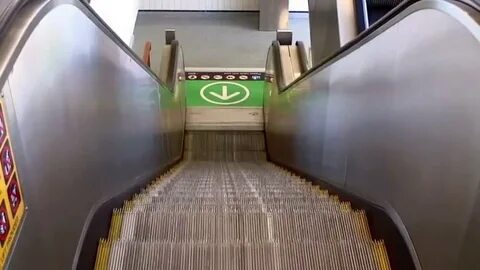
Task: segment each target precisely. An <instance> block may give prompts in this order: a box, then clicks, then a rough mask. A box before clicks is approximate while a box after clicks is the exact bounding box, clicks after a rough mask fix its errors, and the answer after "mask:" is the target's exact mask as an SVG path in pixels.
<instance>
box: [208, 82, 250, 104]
mask: <svg viewBox="0 0 480 270" xmlns="http://www.w3.org/2000/svg"><path fill="white" fill-rule="evenodd" d="M215 85H221V86H222V89H221V91H218V88H217V89H215V88H211V87H212V86H215ZM228 85H231V86H235V88H236V90H235V91H231V90H230V91H229V89H228ZM238 88H240V89H238ZM215 90H216V91H215ZM242 92H244V93H243V96H242ZM206 94H208V95H210V96H212V97H215V99H216V100H212V98H209V97H208V96H207V95H206ZM200 96H201V97H202V98H203V99H205V100H206V101H208V102H210V103H213V104H217V105H234V104H238V103H240V102H243V101H245V100H246V99H247V98H248V97H249V96H250V91H249V90H248V88H247V87H245V86H244V85H241V84H239V83H235V82H215V83H211V84H207V85H205V86H204V87H202V89H201V90H200ZM239 97H241V98H240V99H236V98H239ZM232 99H236V100H234V101H231V100H232Z"/></svg>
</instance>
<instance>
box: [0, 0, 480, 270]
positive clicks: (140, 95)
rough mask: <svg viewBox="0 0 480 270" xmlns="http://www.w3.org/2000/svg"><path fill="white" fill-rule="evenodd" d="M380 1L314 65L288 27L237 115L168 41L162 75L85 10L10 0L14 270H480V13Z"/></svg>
mask: <svg viewBox="0 0 480 270" xmlns="http://www.w3.org/2000/svg"><path fill="white" fill-rule="evenodd" d="M372 2H375V3H377V2H378V3H387V4H388V10H389V12H388V13H387V15H386V17H383V18H382V19H380V20H379V21H378V22H376V23H375V24H374V25H373V26H372V27H370V28H368V29H367V30H365V31H364V32H363V33H362V34H361V35H360V36H359V37H358V38H357V39H355V40H353V41H352V42H351V43H349V44H347V45H346V46H345V47H343V48H341V49H340V50H339V51H338V52H337V53H335V54H334V55H332V56H330V57H328V58H327V59H324V61H323V62H322V63H321V64H320V65H317V66H315V67H313V68H312V67H311V66H310V64H309V62H310V61H309V59H308V55H309V54H308V53H307V52H306V51H307V49H306V48H305V47H304V45H303V43H302V42H297V43H295V45H293V44H294V43H293V42H292V40H291V35H290V36H288V34H287V35H286V36H285V35H284V34H285V33H278V36H277V40H276V41H274V42H273V43H272V45H271V46H270V49H269V51H268V55H267V51H266V55H267V61H266V62H267V63H266V67H265V70H264V72H263V71H262V72H261V73H262V74H261V76H259V75H258V74H255V75H252V76H250V75H242V73H239V74H240V76H245V77H244V78H245V81H248V80H250V79H249V78H253V76H254V77H255V78H256V79H255V80H256V81H255V82H250V83H251V85H253V84H255V85H257V84H258V83H259V82H260V84H261V85H262V86H263V88H262V89H261V90H260V91H259V92H260V93H261V94H259V95H257V98H258V99H257V100H256V101H255V102H252V104H253V105H252V106H250V107H248V106H236V107H232V108H231V107H227V106H223V105H225V104H223V105H222V106H223V107H222V106H216V107H211V106H210V107H208V106H204V105H202V104H200V105H201V106H198V107H193V105H191V103H189V100H188V93H187V92H188V91H189V90H188V89H187V87H186V85H188V84H190V85H193V84H196V85H200V83H199V82H201V81H202V80H203V78H202V76H211V75H212V74H210V71H203V73H201V72H200V73H192V72H190V73H189V72H186V69H185V64H184V60H183V59H184V55H183V52H182V49H181V44H180V42H179V41H178V40H175V36H174V33H173V32H171V31H170V32H169V33H168V35H167V38H166V41H167V42H166V44H165V45H162V46H164V47H163V50H162V53H163V55H162V59H164V61H163V63H162V66H161V67H160V72H159V74H156V73H155V72H153V71H152V69H150V66H149V65H150V64H152V65H154V64H155V63H151V62H150V61H149V59H150V57H149V55H148V53H147V54H146V55H145V57H144V60H145V62H142V60H141V59H139V57H138V56H137V55H136V54H135V53H134V52H133V51H132V50H131V49H130V48H129V47H128V46H127V45H126V44H124V43H123V42H122V41H121V40H120V39H119V38H118V36H116V35H115V33H113V31H112V30H111V29H110V28H108V26H106V24H105V23H104V22H103V21H102V20H101V19H100V18H99V17H98V16H97V15H96V14H95V12H94V11H93V10H92V9H91V8H90V7H89V5H88V4H87V3H85V2H83V1H77V0H40V1H28V0H25V1H15V0H14V1H9V3H10V4H9V5H8V9H7V11H6V12H5V13H3V12H0V14H1V16H0V37H1V40H0V56H1V58H0V91H1V93H0V120H1V122H0V123H1V124H2V125H1V126H0V127H1V128H0V131H2V132H1V133H0V135H1V136H0V137H1V138H3V139H4V143H3V144H2V145H3V146H2V149H0V150H1V151H0V163H1V165H2V170H1V171H2V173H3V174H2V176H4V175H6V174H5V170H7V172H9V173H10V174H9V178H8V179H7V178H6V177H4V180H5V181H4V182H5V183H4V184H0V268H1V267H4V268H5V267H7V266H8V268H9V269H22V270H23V269H68V268H72V269H82V270H83V269H101V270H104V269H381V270H384V269H401V270H405V269H435V270H437V269H478V267H479V263H478V259H477V256H478V248H479V247H480V233H479V230H478V228H479V227H480V220H479V218H478V217H480V189H479V187H480V171H479V170H478V161H480V151H478V145H480V136H479V134H480V133H479V130H480V129H479V125H478V119H480V110H479V109H478V101H479V100H480V92H479V91H477V90H476V88H475V87H472V86H476V85H479V84H480V77H479V76H478V74H477V73H478V68H480V62H479V60H478V59H480V46H479V44H480V41H479V40H480V34H479V33H480V28H479V22H480V15H479V12H478V7H477V5H476V4H475V3H474V2H471V1H465V2H463V1H462V2H461V1H446V0H422V1H404V2H403V3H402V4H400V5H399V6H398V7H396V8H394V9H393V10H391V8H392V7H393V6H395V5H396V4H398V1H372ZM382 5H383V4H382ZM0 7H2V6H1V5H0ZM384 11H385V12H386V11H387V9H385V10H384ZM382 12H383V11H382ZM382 14H383V13H382ZM375 20H376V19H375ZM318 34H319V35H321V34H322V33H318ZM80 36H81V38H79V37H80ZM155 45H157V46H158V44H153V45H152V44H149V46H146V48H148V49H149V50H150V49H151V46H155ZM186 57H188V56H186ZM146 64H148V66H147V65H146ZM228 74H229V75H227V76H233V75H232V74H233V73H228ZM215 75H218V74H215ZM215 75H213V76H212V77H213V78H215ZM235 76H237V75H235ZM235 76H234V77H235ZM249 76H250V77H249ZM194 77H195V78H196V79H191V78H194ZM205 78H206V77H205ZM209 78H210V77H209ZM226 78H227V79H228V77H226ZM238 78H240V77H238ZM212 81H213V80H212ZM236 83H237V82H233V81H231V82H230V84H227V83H225V80H219V81H218V83H217V82H215V85H216V87H217V88H214V89H212V90H211V91H210V95H211V96H210V101H212V100H213V97H212V95H213V96H214V97H216V98H217V99H216V101H215V102H216V103H217V105H218V100H223V101H226V100H229V99H232V100H233V98H236V99H237V100H236V101H235V102H231V101H232V100H230V101H229V102H225V103H235V104H237V105H238V104H243V103H241V102H243V98H241V97H240V94H237V93H236V92H230V91H241V90H238V89H245V87H242V86H239V87H240V88H235V89H237V90H235V89H234V88H233V87H234V85H235V84H236ZM229 86H232V88H229ZM237 86H238V85H237ZM201 87H202V89H204V90H205V88H206V86H204V85H202V86H201ZM232 89H234V90H232ZM187 90H188V91H187ZM245 91H246V93H247V94H246V96H248V95H249V94H248V93H249V92H248V90H245ZM198 92H199V96H201V95H206V94H204V93H203V92H202V90H200V91H198ZM212 93H213V94H212ZM207 99H208V98H205V100H207ZM205 100H204V101H202V102H205ZM259 100H260V101H259ZM190 101H191V100H190ZM196 102H197V101H196ZM215 102H211V103H215ZM193 103H195V102H193ZM197 103H198V104H199V103H200V102H197ZM198 104H197V105H198ZM258 104H260V105H258ZM250 105H251V104H250ZM230 109H232V110H230ZM212 112H214V113H212ZM232 112H234V113H232ZM234 114H235V117H237V118H236V119H231V118H234V117H233V115H234ZM212 115H214V116H215V117H212ZM227 116H229V117H227ZM230 116H231V117H230ZM207 118H208V119H207ZM212 118H214V119H213V120H212ZM4 122H5V123H6V124H7V125H6V126H8V129H5V127H4V125H3V124H4ZM7 140H8V142H9V143H6V141H7ZM5 149H6V150H5ZM4 150H5V151H4ZM13 154H14V155H13ZM6 161H8V163H6ZM12 162H13V163H12ZM5 164H6V165H8V166H3V165H5ZM12 168H14V169H15V173H18V175H17V174H15V173H11V172H12V171H11V169H12ZM13 175H15V177H17V176H18V178H15V177H13ZM9 181H10V182H9ZM0 182H2V181H0ZM12 183H14V184H15V185H12ZM20 183H21V185H20ZM7 184H8V185H7ZM4 186H5V187H4ZM12 187H13V188H12ZM19 187H21V189H20V188H19ZM2 188H5V192H1V191H2V190H3V189H2ZM19 190H21V192H22V193H21V194H22V197H21V199H22V200H21V203H23V204H21V206H23V207H24V208H18V209H21V210H18V209H17V207H18V205H19V204H18V203H19V202H20V201H19V198H18V196H17V195H18V192H19ZM12 194H13V195H15V196H12ZM16 196H17V197H16ZM3 202H5V203H6V204H9V206H8V207H10V208H7V207H5V205H4V204H3ZM25 206H26V207H25ZM12 210H13V211H18V212H12ZM23 210H24V212H22V211H23ZM15 215H16V216H15ZM20 216H21V217H20ZM12 217H13V218H15V219H12ZM9 233H10V234H9Z"/></svg>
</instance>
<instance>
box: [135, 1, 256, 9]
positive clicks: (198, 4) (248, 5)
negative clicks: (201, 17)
mask: <svg viewBox="0 0 480 270" xmlns="http://www.w3.org/2000/svg"><path fill="white" fill-rule="evenodd" d="M258 1H259V0H140V9H145V10H258Z"/></svg>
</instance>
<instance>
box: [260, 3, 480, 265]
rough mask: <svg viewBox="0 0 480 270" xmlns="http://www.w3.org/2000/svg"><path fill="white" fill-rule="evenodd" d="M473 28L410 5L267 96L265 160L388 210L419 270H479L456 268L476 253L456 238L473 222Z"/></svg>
mask: <svg viewBox="0 0 480 270" xmlns="http://www.w3.org/2000/svg"><path fill="white" fill-rule="evenodd" d="M479 19H480V18H479V16H478V13H477V12H476V11H474V10H473V9H471V8H469V7H467V6H464V5H461V4H459V3H452V2H445V1H422V2H419V3H416V4H414V5H412V6H410V7H409V8H407V9H406V10H405V11H403V12H402V13H401V14H399V15H398V16H397V17H395V18H394V19H393V20H392V21H390V22H388V23H387V24H385V25H384V26H382V27H380V28H379V29H377V30H376V32H374V33H373V34H372V35H370V36H369V37H367V38H365V39H364V42H361V43H358V44H357V45H355V46H353V47H352V48H351V49H350V50H348V51H346V52H344V53H342V54H340V55H339V56H338V57H337V58H335V59H333V60H332V61H330V62H329V63H327V64H326V65H324V66H322V67H320V68H318V69H317V70H316V71H313V72H311V73H310V74H309V75H307V76H306V77H305V78H303V79H301V80H300V81H299V82H297V83H294V84H293V86H292V87H291V88H290V89H288V90H287V91H285V92H283V93H282V94H280V95H277V94H275V92H274V91H266V92H267V93H268V92H270V93H271V94H270V95H269V96H267V98H266V101H265V104H266V108H265V110H266V111H265V114H266V116H267V118H266V119H267V123H266V132H267V134H266V136H267V149H268V150H269V157H270V158H271V159H272V160H273V161H275V162H277V163H280V164H284V165H286V166H289V167H291V168H294V169H296V170H298V171H301V172H305V173H306V174H308V175H313V176H315V177H318V178H319V179H324V180H326V181H328V182H330V183H332V184H334V185H336V186H339V187H342V188H344V189H346V190H349V191H350V192H353V193H355V194H358V195H361V196H363V197H365V198H369V199H371V200H372V201H374V202H376V203H378V204H380V205H383V206H385V207H386V208H388V207H390V206H391V207H392V208H393V209H394V210H395V211H396V212H397V213H398V215H399V216H400V218H401V219H402V220H403V222H404V224H405V226H406V229H407V231H408V233H409V235H410V237H411V240H412V242H413V245H414V247H415V249H416V252H417V254H418V258H419V261H420V264H421V266H422V267H423V269H478V268H480V262H479V261H478V260H470V263H469V264H466V263H465V262H461V259H460V258H462V257H463V258H465V257H469V256H468V255H464V253H465V252H470V253H469V254H472V253H471V252H472V251H474V250H476V252H477V254H478V250H479V249H480V242H478V237H471V238H466V236H467V235H475V233H472V229H471V228H472V227H471V226H472V224H477V223H478V222H477V223H474V219H473V218H472V214H473V213H476V211H477V210H475V209H474V207H475V202H477V204H478V198H477V196H478V192H477V191H478V187H479V185H480V167H479V166H478V164H480V122H479V121H478V119H480V109H479V106H478V104H479V103H480V91H478V87H477V86H478V85H480V76H479V75H478V70H480V61H479V59H480V44H479V37H480V28H479V27H478V20H479ZM267 70H268V69H267ZM272 87H273V89H275V88H274V87H275V85H273V84H272ZM477 207H478V206H477ZM469 225H470V228H469ZM467 228H469V230H470V232H468V231H467ZM407 238H408V236H407ZM471 241H474V242H471ZM466 243H468V244H466ZM470 258H472V257H471V256H470ZM459 267H460V268H459Z"/></svg>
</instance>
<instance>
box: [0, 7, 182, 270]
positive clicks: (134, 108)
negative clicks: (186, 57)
mask: <svg viewBox="0 0 480 270" xmlns="http://www.w3.org/2000/svg"><path fill="white" fill-rule="evenodd" d="M51 3H52V4H51V5H49V6H48V10H43V11H42V13H41V14H40V15H38V14H36V13H34V14H33V15H32V16H41V18H36V19H34V20H32V21H34V22H35V23H36V22H38V25H33V26H32V25H28V26H19V27H16V28H14V29H11V30H10V31H14V33H13V34H12V33H11V35H10V36H13V37H16V36H21V38H19V40H20V43H19V44H18V45H17V46H18V47H17V48H14V49H15V50H16V51H17V53H18V56H15V54H13V57H16V58H15V59H14V60H13V61H14V64H13V66H12V68H11V69H10V70H9V73H8V74H6V76H7V77H6V83H8V84H9V86H10V87H9V90H7V91H6V92H5V93H4V94H5V98H6V104H7V110H8V112H9V118H10V119H8V120H9V122H10V123H11V126H13V127H14V128H13V132H12V134H13V136H12V143H13V147H14V149H15V150H16V153H17V156H18V163H19V169H20V170H21V171H19V173H21V174H22V180H23V183H22V184H23V190H24V196H25V201H26V202H27V206H28V208H29V210H28V215H27V217H26V219H25V223H24V226H23V229H22V233H21V234H20V237H19V240H18V242H17V245H16V248H15V250H14V252H13V255H12V258H11V262H10V268H9V269H69V268H71V267H72V261H73V260H74V256H75V252H76V249H77V244H78V243H79V241H80V240H81V237H82V231H83V230H84V228H85V226H86V224H85V223H86V222H87V221H88V220H87V217H89V216H91V212H92V211H95V207H96V206H98V205H100V204H101V203H102V202H104V201H105V200H108V199H109V198H111V197H113V196H115V195H117V194H119V193H121V192H122V191H124V190H126V189H128V188H130V187H132V186H135V185H138V184H139V183H142V181H143V182H145V181H146V180H151V177H152V176H153V175H154V174H155V173H157V172H158V171H159V170H161V169H162V168H164V167H165V166H167V164H169V163H172V162H173V161H175V160H176V159H178V158H180V157H181V155H182V148H183V147H182V143H183V127H184V118H185V116H184V100H185V96H184V93H183V88H182V85H183V83H179V84H177V87H178V88H177V89H176V90H175V92H174V93H171V92H170V90H167V89H165V88H163V87H162V86H160V85H159V83H158V81H157V80H156V79H155V78H154V77H152V75H151V74H150V73H148V72H146V71H145V69H144V68H143V67H142V66H140V65H139V64H138V63H137V60H136V59H133V58H132V56H131V55H129V54H128V53H127V52H126V51H125V49H123V48H121V47H119V45H118V43H117V41H114V40H112V37H111V36H110V34H109V33H108V34H106V32H105V30H104V28H101V27H100V26H101V23H100V22H99V21H98V20H96V19H92V18H94V16H93V15H92V14H91V13H90V12H89V11H88V10H87V9H86V8H85V7H83V6H82V5H81V4H78V3H76V1H75V2H71V1H55V2H51ZM75 3H76V4H75ZM30 10H32V9H30ZM28 14H29V13H28V10H25V11H24V13H23V14H20V15H19V16H20V17H19V21H20V22H22V23H23V22H25V21H29V20H30V18H24V17H22V16H28ZM15 31H26V32H23V33H21V32H15ZM23 43H24V44H23ZM2 45H5V43H4V44H2ZM5 49H7V50H6V51H7V53H6V54H5V51H1V50H5ZM1 50H0V55H9V52H12V51H14V50H12V48H9V47H8V46H7V48H5V46H4V47H1ZM182 61H183V60H182ZM5 66H8V65H2V67H5ZM178 68H179V69H181V68H183V62H182V63H179V65H178ZM2 75H3V74H2ZM2 77H3V76H2ZM1 88H3V87H1ZM5 89H8V88H5ZM12 112H13V113H12ZM20 163H21V164H20Z"/></svg>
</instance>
